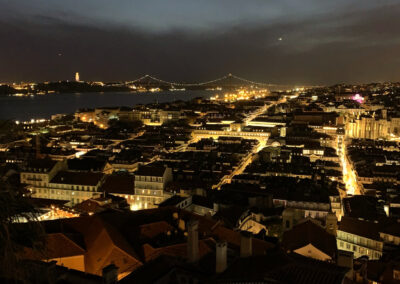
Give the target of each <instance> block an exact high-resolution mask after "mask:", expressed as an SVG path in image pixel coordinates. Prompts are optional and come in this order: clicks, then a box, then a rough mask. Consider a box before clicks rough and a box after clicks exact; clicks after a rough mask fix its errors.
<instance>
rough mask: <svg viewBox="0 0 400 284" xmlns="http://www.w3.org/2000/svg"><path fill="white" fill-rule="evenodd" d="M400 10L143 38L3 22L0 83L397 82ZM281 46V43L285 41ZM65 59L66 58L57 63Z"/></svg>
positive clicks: (39, 21)
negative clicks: (233, 78)
mask: <svg viewBox="0 0 400 284" xmlns="http://www.w3.org/2000/svg"><path fill="white" fill-rule="evenodd" d="M398 15H400V4H397V5H388V6H383V7H379V8H373V9H372V8H371V9H369V10H366V11H363V12H362V13H360V12H358V11H354V10H349V11H348V12H347V13H340V14H337V15H336V14H334V13H319V14H317V15H316V16H313V17H307V18H302V19H299V18H287V19H286V18H285V19H280V21H277V22H275V23H271V22H268V23H264V22H263V21H261V20H258V21H257V22H256V23H255V22H253V23H252V24H246V25H245V24H243V23H238V24H236V25H231V26H226V27H224V28H222V26H216V27H215V29H213V28H212V27H209V28H207V29H189V30H188V29H184V28H180V29H168V30H164V31H158V32H156V31H146V30H143V29H135V28H132V27H129V28H128V27H126V26H125V27H123V26H119V25H116V24H113V25H108V26H107V25H105V24H104V23H103V24H102V25H95V24H93V23H92V24H90V23H85V24H83V21H76V22H74V21H71V20H68V21H67V20H65V21H63V20H61V19H60V17H49V16H29V17H25V18H20V17H14V18H13V17H9V18H8V19H7V20H3V22H1V19H0V38H1V39H2V40H1V44H0V81H20V80H39V81H42V80H63V79H72V78H73V74H74V73H75V72H76V71H79V72H80V73H81V76H82V77H83V78H84V79H86V80H104V81H110V80H131V79H135V78H137V77H139V76H141V75H143V74H153V75H156V76H159V77H161V78H165V79H167V80H176V81H199V80H208V79H212V78H214V77H218V76H221V75H224V74H226V73H229V72H231V73H234V74H237V75H239V76H242V77H247V78H249V79H252V80H258V81H264V82H271V83H291V84H301V83H304V84H329V83H335V82H342V81H347V82H349V81H350V82H360V81H364V82H365V81H382V80H399V78H400V68H399V67H400V61H399V58H400V38H399V36H398V35H397V34H398V31H397V30H398V27H399V26H400V17H398ZM279 38H282V40H279ZM59 54H62V55H61V56H59Z"/></svg>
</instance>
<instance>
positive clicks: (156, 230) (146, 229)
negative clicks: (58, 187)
mask: <svg viewBox="0 0 400 284" xmlns="http://www.w3.org/2000/svg"><path fill="white" fill-rule="evenodd" d="M172 230H174V227H172V226H171V225H170V224H168V223H167V222H165V221H160V222H154V223H150V224H144V225H141V226H140V227H139V231H140V235H141V236H143V237H146V238H154V237H156V236H158V235H159V234H161V233H167V232H168V231H172Z"/></svg>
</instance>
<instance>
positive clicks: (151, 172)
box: [135, 165, 166, 177]
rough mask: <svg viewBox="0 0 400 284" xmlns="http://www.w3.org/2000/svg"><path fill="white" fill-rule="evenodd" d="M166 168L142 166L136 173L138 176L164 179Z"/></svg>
mask: <svg viewBox="0 0 400 284" xmlns="http://www.w3.org/2000/svg"><path fill="white" fill-rule="evenodd" d="M165 170H166V168H165V167H163V166H151V165H150V166H141V167H139V169H138V170H137V171H136V172H135V175H137V176H153V177H162V176H163V175H164V173H165Z"/></svg>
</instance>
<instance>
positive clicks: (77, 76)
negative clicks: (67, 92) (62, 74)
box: [75, 72, 80, 82]
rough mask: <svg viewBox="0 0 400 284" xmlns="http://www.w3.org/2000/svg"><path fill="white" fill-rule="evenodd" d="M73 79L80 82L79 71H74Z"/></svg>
mask: <svg viewBox="0 0 400 284" xmlns="http://www.w3.org/2000/svg"><path fill="white" fill-rule="evenodd" d="M75 81H76V82H80V78H79V72H76V73H75Z"/></svg>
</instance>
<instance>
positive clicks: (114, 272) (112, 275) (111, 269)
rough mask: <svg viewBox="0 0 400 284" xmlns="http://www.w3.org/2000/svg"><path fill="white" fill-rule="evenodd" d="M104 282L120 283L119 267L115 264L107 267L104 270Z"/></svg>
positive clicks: (108, 283) (106, 283) (110, 283)
mask: <svg viewBox="0 0 400 284" xmlns="http://www.w3.org/2000/svg"><path fill="white" fill-rule="evenodd" d="M102 276H103V281H104V283H105V284H114V283H117V281H118V267H116V266H115V265H114V264H113V263H111V264H109V265H107V266H106V267H104V268H103V270H102Z"/></svg>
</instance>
